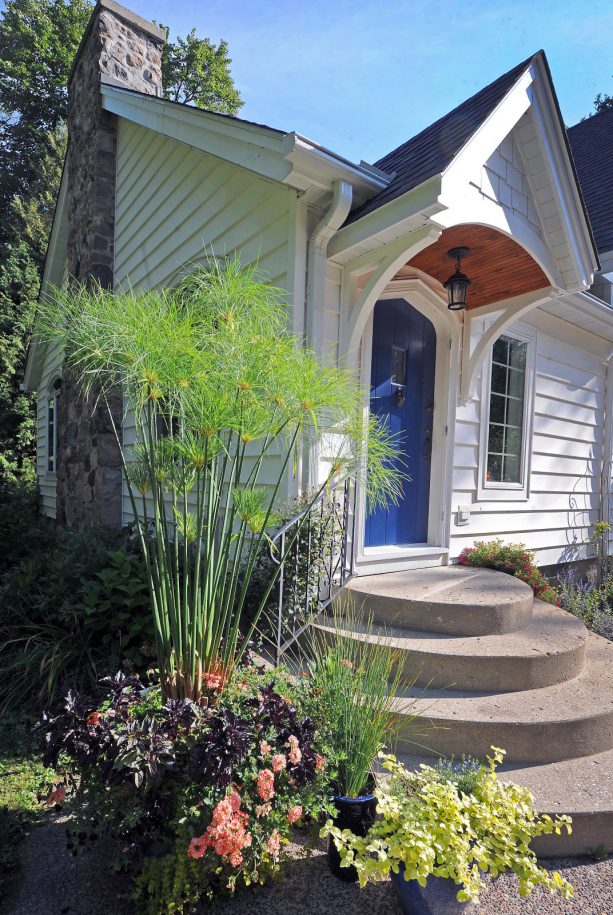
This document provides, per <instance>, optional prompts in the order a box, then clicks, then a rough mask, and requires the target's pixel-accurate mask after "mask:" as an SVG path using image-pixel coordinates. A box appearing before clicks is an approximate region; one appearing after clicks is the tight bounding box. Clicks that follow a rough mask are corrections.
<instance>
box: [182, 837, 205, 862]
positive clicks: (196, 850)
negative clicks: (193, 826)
mask: <svg viewBox="0 0 613 915" xmlns="http://www.w3.org/2000/svg"><path fill="white" fill-rule="evenodd" d="M206 848H207V843H206V839H205V837H204V836H198V837H197V838H195V839H192V840H191V842H190V843H189V848H188V849H187V854H188V855H189V857H190V858H202V856H203V855H204V853H205V851H206Z"/></svg>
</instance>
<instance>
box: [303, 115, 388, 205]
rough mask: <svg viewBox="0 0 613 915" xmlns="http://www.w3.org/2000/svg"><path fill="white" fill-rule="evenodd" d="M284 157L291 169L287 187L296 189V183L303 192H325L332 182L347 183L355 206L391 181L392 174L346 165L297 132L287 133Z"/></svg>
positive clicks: (361, 165) (362, 165) (346, 161)
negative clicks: (313, 190) (314, 190)
mask: <svg viewBox="0 0 613 915" xmlns="http://www.w3.org/2000/svg"><path fill="white" fill-rule="evenodd" d="M285 158H286V159H287V161H288V162H291V163H292V165H293V167H294V168H293V171H292V172H291V174H290V175H288V177H287V178H286V179H285V183H286V184H291V185H292V186H293V187H296V186H298V184H297V183H298V182H299V183H300V186H301V189H302V190H304V191H306V190H308V189H310V188H312V187H317V188H320V189H321V190H327V189H329V187H330V184H331V182H334V181H348V182H349V183H350V184H351V186H352V187H353V199H354V201H356V202H357V203H358V204H360V203H362V202H364V201H365V200H368V198H369V197H372V195H373V194H376V192H377V191H380V190H383V188H385V187H387V185H388V184H389V183H390V181H391V175H387V174H386V173H385V172H382V171H381V170H380V169H377V168H375V166H372V165H368V164H367V163H360V165H357V164H355V163H353V162H349V160H347V159H344V158H343V157H342V156H337V155H336V154H335V153H333V152H331V151H330V150H328V149H325V148H324V147H322V146H319V145H318V144H317V143H314V142H313V140H309V139H308V138H307V137H303V136H301V135H300V134H299V133H289V134H287V136H286V138H285Z"/></svg>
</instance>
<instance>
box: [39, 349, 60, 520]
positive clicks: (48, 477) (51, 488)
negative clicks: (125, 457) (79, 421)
mask: <svg viewBox="0 0 613 915" xmlns="http://www.w3.org/2000/svg"><path fill="white" fill-rule="evenodd" d="M61 370H62V353H61V349H60V348H59V346H57V345H51V346H49V347H48V348H47V352H46V354H45V358H44V362H43V370H42V373H41V377H40V383H39V385H38V393H37V398H36V471H37V474H38V485H39V488H40V497H41V510H42V513H43V514H44V515H48V516H49V517H50V518H55V513H56V477H55V473H49V471H48V470H47V399H48V397H49V392H50V389H51V386H52V384H53V382H54V381H55V380H56V378H58V377H59V376H60V374H61ZM59 409H60V410H61V409H62V403H61V397H60V403H59Z"/></svg>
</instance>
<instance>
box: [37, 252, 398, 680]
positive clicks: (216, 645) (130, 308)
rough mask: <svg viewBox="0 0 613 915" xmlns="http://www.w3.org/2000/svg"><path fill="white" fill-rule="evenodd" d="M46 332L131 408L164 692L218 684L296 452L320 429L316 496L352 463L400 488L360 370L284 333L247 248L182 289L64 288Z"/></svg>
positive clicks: (136, 497)
mask: <svg viewBox="0 0 613 915" xmlns="http://www.w3.org/2000/svg"><path fill="white" fill-rule="evenodd" d="M40 332H41V335H42V336H43V337H46V338H47V339H53V340H56V341H58V342H59V343H60V344H61V345H62V346H63V350H64V359H65V364H66V365H67V367H68V368H69V369H70V370H71V372H72V373H73V374H74V376H75V377H76V378H77V380H78V382H79V385H80V389H81V392H82V395H83V396H84V397H87V398H89V399H90V400H91V401H92V402H93V401H97V402H98V403H99V404H100V403H102V404H107V403H108V398H109V396H110V395H111V393H114V392H116V391H117V390H118V389H120V390H121V391H122V392H123V398H124V408H125V410H126V412H127V411H129V415H130V416H133V417H134V426H135V444H133V445H129V444H124V443H123V439H122V430H121V429H119V428H117V427H115V428H116V434H117V441H118V444H119V447H120V449H121V455H122V461H123V467H124V473H125V476H126V478H127V480H128V482H129V484H130V485H129V487H128V490H129V499H130V502H131V507H132V513H133V515H134V518H135V520H136V522H137V523H136V527H137V531H138V536H139V538H140V542H141V546H142V550H143V554H144V557H145V561H146V563H147V570H148V576H149V582H150V590H151V603H152V610H153V617H154V624H155V633H156V648H157V654H158V661H159V667H160V676H161V680H162V688H163V691H164V693H165V694H166V695H167V696H175V697H184V696H185V697H192V698H194V697H198V695H199V694H200V691H201V689H202V688H203V683H204V686H205V687H206V686H208V687H210V688H220V687H222V686H223V684H224V682H225V681H226V680H227V678H228V676H229V675H230V673H231V671H232V668H233V665H234V664H235V663H236V661H237V659H238V657H239V656H240V653H241V651H242V645H243V644H244V642H242V640H241V638H240V636H241V634H242V635H243V636H245V638H246V639H249V637H250V635H251V634H252V632H253V630H254V628H255V627H256V626H257V621H258V617H259V615H260V614H261V612H262V609H263V607H264V605H265V603H266V601H267V599H268V596H269V594H270V591H271V590H272V587H273V586H274V575H273V576H271V581H270V585H269V588H268V589H267V590H266V591H265V593H264V594H263V595H262V599H261V604H260V606H259V608H258V609H257V611H256V613H255V614H254V616H252V617H251V621H250V624H249V627H246V629H247V631H246V632H243V633H241V616H242V611H243V606H244V603H245V596H246V593H247V588H248V584H249V578H250V573H251V570H252V569H253V567H254V564H255V563H256V561H257V558H258V556H259V555H260V553H261V551H262V550H263V549H264V548H265V547H266V544H267V537H268V536H269V534H268V532H269V531H270V529H271V528H272V527H273V526H274V523H275V508H276V506H277V504H278V501H279V499H280V496H281V495H282V494H284V492H283V485H284V482H286V481H287V478H288V474H291V473H292V472H293V470H294V469H295V465H296V462H297V457H298V455H299V454H300V453H302V452H303V450H306V449H308V447H309V444H310V443H311V442H312V441H313V440H314V439H315V438H317V439H320V440H321V439H322V438H324V437H325V440H326V443H327V445H326V447H327V453H328V450H329V449H330V447H331V443H333V448H334V453H333V454H331V459H330V462H329V464H328V465H327V466H328V467H329V469H328V472H327V475H326V476H325V479H324V480H323V481H322V483H321V487H320V488H318V489H316V491H315V492H314V493H313V495H312V498H313V500H315V499H316V498H317V497H318V495H319V494H320V493H321V491H322V489H323V488H324V487H326V486H329V485H331V483H332V482H333V481H335V480H338V479H339V478H340V479H342V478H343V477H344V476H347V475H355V476H357V477H359V479H360V480H361V481H362V483H363V484H364V486H365V487H366V490H367V494H368V499H369V502H370V504H371V506H372V505H377V504H381V503H384V502H386V501H387V500H389V499H396V498H397V497H398V495H399V492H400V490H401V486H402V480H401V478H400V477H399V474H398V470H397V466H398V465H397V455H396V447H395V442H394V440H393V438H392V437H391V436H390V434H389V433H388V432H387V430H386V426H385V424H380V423H378V422H377V421H376V420H375V419H373V418H371V419H366V418H365V415H364V410H363V399H362V395H361V392H360V390H359V388H358V386H357V385H356V383H355V382H354V380H353V378H352V376H351V375H350V374H349V373H348V372H346V371H344V370H343V369H340V368H337V367H334V366H330V365H328V364H326V363H325V362H324V361H323V360H322V359H320V358H318V357H317V356H316V355H315V354H314V353H313V352H311V351H309V350H308V349H306V348H305V347H304V346H303V345H302V342H301V341H299V340H298V339H296V338H295V337H294V336H293V335H292V334H291V333H290V332H289V331H288V329H287V309H286V307H285V305H284V304H283V301H282V293H281V291H280V290H277V289H273V288H271V287H270V286H268V285H265V284H264V282H263V281H262V277H261V276H260V275H259V274H258V272H257V270H256V268H253V267H248V268H242V267H241V266H240V264H239V262H238V260H237V259H232V260H228V261H223V262H222V261H216V260H212V261H211V262H210V263H209V264H208V265H207V266H206V267H200V268H198V269H196V270H194V272H193V273H191V274H190V275H189V276H187V277H186V278H185V279H184V280H183V281H182V282H181V283H180V285H179V286H178V287H177V288H175V289H173V290H158V289H155V290H151V291H148V292H137V291H133V290H128V291H125V292H120V293H112V292H109V291H107V290H104V289H101V288H99V287H95V286H94V287H89V288H86V287H83V286H70V287H67V288H65V289H61V290H57V291H56V293H55V295H54V296H53V300H52V301H51V302H49V303H48V305H47V307H46V308H45V309H44V314H43V315H42V321H41V327H40ZM109 414H110V415H111V418H112V416H113V413H112V410H111V409H110V408H109ZM60 460H61V457H60ZM298 533H299V528H297V529H296V533H295V536H297V534H298ZM291 545H292V540H291V538H289V539H288V540H287V542H286V549H290V548H291ZM279 558H280V559H281V560H282V559H283V557H282V556H281V557H279Z"/></svg>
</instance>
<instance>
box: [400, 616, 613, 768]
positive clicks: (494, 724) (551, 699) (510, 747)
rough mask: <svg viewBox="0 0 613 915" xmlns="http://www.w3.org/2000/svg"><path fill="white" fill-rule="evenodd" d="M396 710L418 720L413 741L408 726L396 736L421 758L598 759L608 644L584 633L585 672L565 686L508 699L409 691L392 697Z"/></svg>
mask: <svg viewBox="0 0 613 915" xmlns="http://www.w3.org/2000/svg"><path fill="white" fill-rule="evenodd" d="M396 709H397V711H398V712H399V713H400V715H407V716H411V715H414V714H415V713H416V712H417V713H419V714H420V715H421V716H422V718H421V721H420V736H419V738H414V737H412V735H411V725H410V723H409V725H408V730H407V729H406V728H405V729H403V728H402V724H401V735H403V736H406V738H407V739H409V740H411V739H414V740H416V741H417V743H418V744H420V745H421V746H422V747H423V748H425V750H426V755H429V756H435V755H438V754H443V755H447V756H450V755H456V756H458V755H461V754H462V753H467V754H470V755H472V756H480V757H482V756H485V755H486V754H487V753H488V752H489V749H490V747H491V746H492V745H494V746H498V747H502V748H504V749H505V750H506V751H507V758H508V759H509V761H511V762H515V763H516V762H525V763H549V762H558V761H560V760H563V759H574V758H576V757H580V756H591V755H593V754H595V753H601V752H603V751H605V750H610V749H612V748H613V643H612V642H608V641H607V640H606V639H603V638H601V637H600V636H597V635H594V634H593V633H589V634H588V639H587V655H586V666H585V669H584V670H583V672H582V673H581V674H580V675H579V676H578V677H575V679H573V680H569V681H567V682H565V683H560V684H557V685H554V686H547V687H544V688H542V689H532V690H523V691H518V692H512V693H509V692H507V693H500V692H498V693H491V692H483V693H476V692H468V691H457V690H445V691H441V690H438V691H437V690H427V689H425V690H419V689H418V688H414V689H413V690H410V691H408V692H407V694H406V695H405V696H398V697H397V702H396ZM427 722H429V723H430V729H429V730H426V729H425V728H426V727H427ZM414 730H415V728H414V726H413V731H414Z"/></svg>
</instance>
